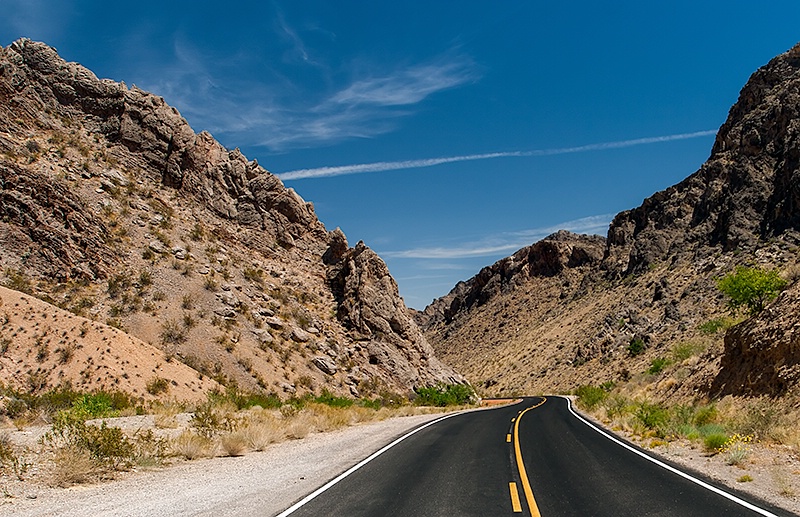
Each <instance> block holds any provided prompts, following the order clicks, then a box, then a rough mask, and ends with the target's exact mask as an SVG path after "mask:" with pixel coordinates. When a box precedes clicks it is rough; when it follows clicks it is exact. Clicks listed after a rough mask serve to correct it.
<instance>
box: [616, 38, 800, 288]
mask: <svg viewBox="0 0 800 517" xmlns="http://www.w3.org/2000/svg"><path fill="white" fill-rule="evenodd" d="M798 128H800V46H797V47H795V48H793V49H792V50H790V51H789V52H787V53H785V54H782V55H780V56H778V57H776V58H775V59H773V60H772V61H770V62H769V63H768V64H767V65H766V66H764V67H763V68H761V69H759V70H758V71H757V72H755V73H754V74H753V75H752V77H751V78H750V80H749V81H748V82H747V84H746V85H745V87H744V88H743V89H742V91H741V93H740V94H739V100H738V101H737V102H736V104H735V105H734V106H733V107H732V108H731V111H730V114H729V116H728V119H727V121H726V122H725V123H724V124H723V125H722V127H721V128H720V130H719V133H718V134H717V138H716V141H715V143H714V147H713V149H712V151H711V157H710V158H709V159H708V161H707V162H706V163H705V164H704V165H703V166H702V167H701V168H700V170H699V171H697V172H696V173H694V174H692V175H691V176H689V177H688V178H687V179H685V180H684V181H682V182H680V183H678V184H677V185H675V186H673V187H670V188H668V189H666V190H664V191H661V192H658V193H656V194H654V195H653V196H651V197H649V198H648V199H646V200H645V201H644V203H643V204H642V205H641V206H640V207H638V208H635V209H633V210H628V211H625V212H622V213H620V214H618V215H617V216H616V217H615V218H614V221H613V223H612V224H611V228H610V229H609V232H608V251H607V257H606V261H605V267H606V269H607V270H610V271H616V272H618V273H619V274H629V273H635V272H641V271H643V270H645V269H646V268H647V267H648V266H649V265H650V264H654V263H655V262H657V261H659V260H664V259H668V258H671V257H674V256H676V255H681V254H697V253H701V254H707V253H704V252H703V250H702V248H704V247H705V248H710V247H719V248H721V249H722V250H723V251H732V250H739V251H742V250H750V249H752V248H753V247H754V246H755V245H756V244H757V243H758V242H759V240H765V239H768V238H771V237H774V236H777V235H780V234H783V233H785V232H787V231H797V230H798V228H800V173H799V172H798V170H799V169H800V141H799V140H798V138H800V136H799V135H798Z"/></svg>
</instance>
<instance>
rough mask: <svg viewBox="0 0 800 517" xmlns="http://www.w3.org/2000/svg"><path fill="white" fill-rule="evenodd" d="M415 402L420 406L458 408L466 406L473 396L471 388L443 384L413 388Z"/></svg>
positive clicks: (461, 385)
mask: <svg viewBox="0 0 800 517" xmlns="http://www.w3.org/2000/svg"><path fill="white" fill-rule="evenodd" d="M414 391H415V392H416V394H417V397H416V399H415V402H416V404H417V405H420V406H439V407H444V406H458V405H462V404H468V403H469V402H471V401H472V399H473V397H474V396H475V392H474V391H472V388H471V387H470V386H469V385H466V384H444V383H439V384H437V385H435V386H424V387H419V388H415V389H414Z"/></svg>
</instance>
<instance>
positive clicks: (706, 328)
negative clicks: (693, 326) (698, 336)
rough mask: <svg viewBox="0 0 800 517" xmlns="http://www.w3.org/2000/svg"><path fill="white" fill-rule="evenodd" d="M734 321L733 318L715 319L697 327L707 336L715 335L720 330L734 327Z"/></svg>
mask: <svg viewBox="0 0 800 517" xmlns="http://www.w3.org/2000/svg"><path fill="white" fill-rule="evenodd" d="M733 323H734V322H733V320H732V319H731V318H725V317H722V318H714V319H711V320H708V321H705V322H703V323H701V324H700V325H698V326H697V329H698V330H699V331H700V332H702V333H703V334H706V335H709V336H711V335H714V334H716V333H717V332H719V331H720V330H727V329H728V328H730V327H731V325H733Z"/></svg>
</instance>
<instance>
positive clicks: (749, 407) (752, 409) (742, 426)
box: [574, 385, 800, 465]
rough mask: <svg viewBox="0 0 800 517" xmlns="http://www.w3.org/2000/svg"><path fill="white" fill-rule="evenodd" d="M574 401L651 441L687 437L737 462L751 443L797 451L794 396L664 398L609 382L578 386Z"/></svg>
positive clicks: (615, 426) (799, 443) (798, 433)
mask: <svg viewBox="0 0 800 517" xmlns="http://www.w3.org/2000/svg"><path fill="white" fill-rule="evenodd" d="M574 395H576V396H577V404H578V406H579V407H580V408H581V409H583V410H585V411H587V412H588V413H590V414H592V415H593V416H594V417H596V418H598V419H599V420H601V421H602V422H604V423H605V424H606V425H608V426H609V427H610V428H611V429H612V430H615V431H625V432H628V433H631V434H632V435H634V436H636V437H638V438H640V439H643V440H645V441H647V440H650V442H649V444H650V446H652V447H655V446H657V445H663V444H665V443H668V442H673V441H677V440H686V441H688V442H690V443H692V444H693V445H695V446H697V447H698V448H701V449H702V450H703V451H704V452H705V453H706V454H708V455H717V454H720V455H722V457H723V459H724V460H725V461H726V463H728V464H729V465H739V464H741V463H742V462H743V461H744V460H745V459H746V458H747V457H748V455H749V454H750V452H751V446H752V444H754V443H763V444H769V445H784V446H790V447H791V448H792V449H793V450H794V451H795V453H797V452H800V430H798V429H797V424H796V423H797V420H798V417H800V413H798V410H797V409H796V408H795V404H793V401H788V400H786V401H780V402H779V401H776V400H774V399H770V398H768V397H762V398H751V399H744V398H735V397H725V398H723V399H721V400H717V401H695V402H693V403H686V404H667V403H664V402H656V401H652V400H647V399H643V398H637V397H633V396H630V395H626V394H625V393H624V390H623V389H620V388H617V387H615V386H612V385H605V386H594V385H584V386H580V387H579V388H577V389H576V390H575V391H574Z"/></svg>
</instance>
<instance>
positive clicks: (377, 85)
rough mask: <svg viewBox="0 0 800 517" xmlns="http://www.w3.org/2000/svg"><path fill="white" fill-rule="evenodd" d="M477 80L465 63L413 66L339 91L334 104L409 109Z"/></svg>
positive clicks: (333, 100)
mask: <svg viewBox="0 0 800 517" xmlns="http://www.w3.org/2000/svg"><path fill="white" fill-rule="evenodd" d="M473 77H475V72H474V70H473V68H472V67H471V66H469V63H468V62H465V61H464V60H463V59H460V60H456V61H442V60H440V61H439V62H436V63H430V64H422V65H416V66H410V67H407V68H405V69H401V70H397V71H395V72H394V73H392V74H389V75H385V76H382V77H371V78H367V79H362V80H359V81H356V82H354V83H353V84H351V85H350V86H348V87H347V88H345V89H343V90H341V91H339V92H338V93H336V94H335V95H334V96H333V97H331V99H330V101H329V102H330V103H332V104H337V105H344V106H360V105H374V106H406V105H409V104H416V103H418V102H421V101H422V100H424V99H425V98H426V97H428V96H430V95H432V94H434V93H436V92H440V91H442V90H446V89H449V88H453V87H456V86H458V85H460V84H463V83H464V82H466V81H468V80H470V79H472V78H473Z"/></svg>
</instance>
